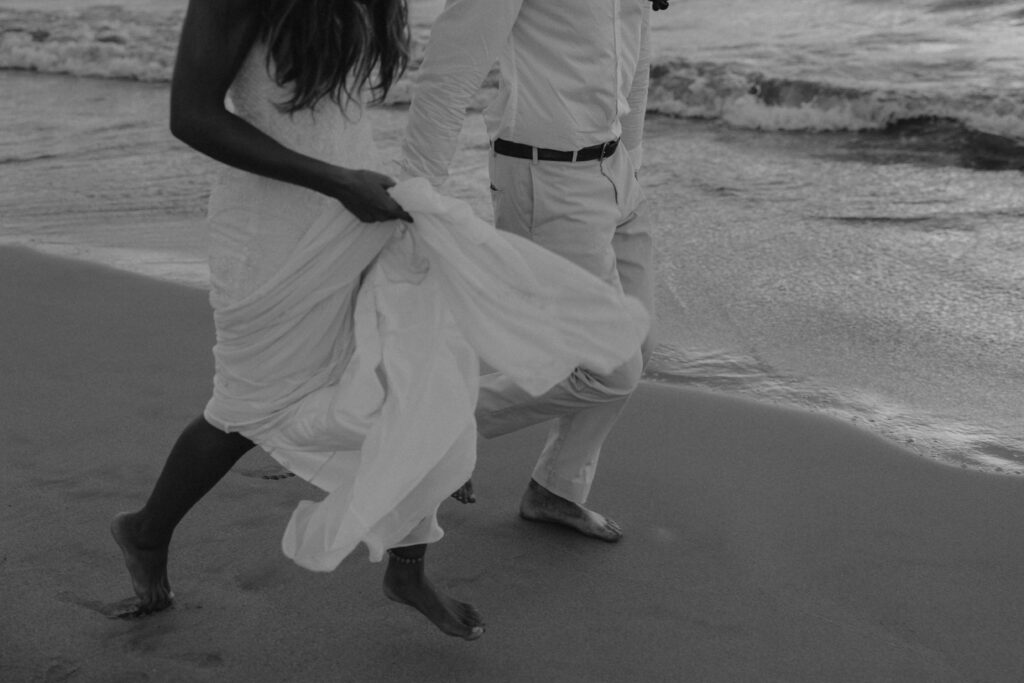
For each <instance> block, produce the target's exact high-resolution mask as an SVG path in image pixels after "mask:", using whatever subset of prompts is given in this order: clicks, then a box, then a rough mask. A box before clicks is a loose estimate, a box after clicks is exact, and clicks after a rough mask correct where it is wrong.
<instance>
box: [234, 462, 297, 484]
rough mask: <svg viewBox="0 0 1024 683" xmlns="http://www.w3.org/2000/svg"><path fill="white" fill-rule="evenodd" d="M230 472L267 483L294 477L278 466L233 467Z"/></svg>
mask: <svg viewBox="0 0 1024 683" xmlns="http://www.w3.org/2000/svg"><path fill="white" fill-rule="evenodd" d="M231 471H232V472H234V473H235V474H240V475H242V476H243V477H251V478H253V479H266V480H268V481H278V480H280V479H290V478H291V477H294V476H295V475H294V474H292V473H291V472H289V471H288V470H286V469H285V468H283V467H281V466H280V465H256V466H251V465H249V466H241V467H240V466H237V465H236V466H235V467H233V468H231Z"/></svg>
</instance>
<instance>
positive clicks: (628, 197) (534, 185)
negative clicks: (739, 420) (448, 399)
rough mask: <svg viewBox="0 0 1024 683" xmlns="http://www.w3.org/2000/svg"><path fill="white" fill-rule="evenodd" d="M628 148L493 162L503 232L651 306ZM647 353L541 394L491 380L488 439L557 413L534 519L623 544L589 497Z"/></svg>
mask: <svg viewBox="0 0 1024 683" xmlns="http://www.w3.org/2000/svg"><path fill="white" fill-rule="evenodd" d="M620 154H621V158H618V157H613V158H612V159H607V160H604V161H603V162H592V163H586V164H574V165H571V164H560V163H558V162H547V163H544V162H542V163H541V164H533V163H531V162H529V161H524V160H518V159H515V160H513V159H508V158H504V157H494V158H492V176H491V177H492V187H493V189H494V200H495V218H496V222H497V225H498V227H499V228H501V229H505V230H509V231H511V232H515V233H517V234H519V235H521V236H524V237H526V238H528V239H532V240H533V241H534V242H536V243H538V244H540V245H542V246H544V247H546V248H548V249H550V250H551V251H554V252H555V253H558V254H560V255H562V256H563V257H565V258H567V259H569V260H571V261H573V262H575V263H577V264H578V265H580V266H581V267H583V268H585V269H586V270H588V271H590V272H592V273H594V274H595V275H597V276H598V277H601V278H602V279H604V280H605V281H607V282H609V283H611V284H614V285H618V286H622V287H623V289H624V291H626V293H627V294H630V295H633V296H636V297H637V298H639V299H640V300H641V301H642V302H643V303H644V304H645V305H647V306H648V307H649V306H650V303H651V300H652V296H651V294H650V292H651V286H650V261H651V256H650V252H651V250H650V235H649V233H648V231H647V230H646V227H645V226H644V225H643V223H642V222H639V221H638V220H637V219H636V218H635V215H636V214H635V212H634V209H635V207H636V204H638V202H639V188H638V186H637V185H636V182H635V178H633V176H632V169H631V168H629V167H628V160H626V158H625V157H626V155H625V153H624V152H623V153H620ZM624 164H625V166H624ZM620 251H621V254H620V253H619V252H620ZM620 268H621V269H622V271H623V272H622V274H621V275H620V273H619V270H620ZM645 359H646V356H643V357H642V356H641V355H640V353H638V355H637V357H635V358H634V359H633V360H631V361H630V362H629V363H627V364H625V365H624V366H623V367H622V368H619V369H618V370H617V371H616V372H615V373H613V374H612V375H610V376H599V375H594V374H593V373H588V372H587V371H586V370H583V369H578V370H577V371H576V372H575V373H574V374H573V376H572V377H570V378H569V379H568V380H567V381H566V382H563V383H561V384H560V385H558V386H557V387H556V388H555V389H553V390H552V391H550V392H548V394H545V395H544V396H542V397H539V398H533V397H530V396H529V395H528V394H526V393H525V392H523V391H522V390H519V389H517V388H516V387H514V386H513V385H511V383H509V382H508V380H507V379H505V378H503V377H502V376H500V375H492V376H487V377H484V378H482V379H481V396H480V403H479V407H478V411H477V418H478V422H479V423H480V431H481V433H482V434H484V435H485V436H496V435H498V434H503V433H507V432H510V431H514V430H515V429H518V428H521V427H523V426H526V425H527V424H533V423H536V422H539V421H544V420H547V419H550V418H552V417H554V418H557V422H556V423H555V425H554V426H553V428H552V430H551V433H550V435H549V438H548V441H547V443H546V444H545V447H544V449H543V452H542V454H541V457H540V459H539V461H538V463H537V466H536V468H535V470H534V474H533V481H532V482H531V485H530V487H529V488H528V489H527V491H526V493H525V494H524V497H523V502H522V505H521V509H520V511H521V514H522V515H523V516H524V517H526V518H528V519H537V520H540V521H554V522H557V523H562V524H566V525H568V526H571V527H573V528H576V529H577V530H579V531H581V532H582V533H585V534H587V535H592V536H596V537H598V538H602V539H604V540H609V541H614V540H618V538H619V537H620V535H621V532H620V531H619V529H618V527H617V525H615V523H614V522H611V521H610V520H607V519H605V518H604V517H602V516H601V515H598V514H597V513H594V512H593V511H590V510H587V509H586V508H584V507H583V503H584V502H585V501H586V498H587V495H588V494H589V491H590V486H591V484H592V482H593V477H594V472H595V470H596V466H597V460H598V457H599V455H600V450H601V445H602V443H603V442H604V439H605V438H606V437H607V435H608V433H609V432H610V430H611V428H612V426H613V425H614V423H615V420H616V418H617V417H618V415H619V413H620V412H621V410H622V408H623V407H624V406H625V403H626V401H627V400H628V397H629V395H630V393H631V392H632V390H633V388H634V387H635V385H636V383H637V382H638V381H639V378H640V374H641V372H642V367H643V363H644V360H645Z"/></svg>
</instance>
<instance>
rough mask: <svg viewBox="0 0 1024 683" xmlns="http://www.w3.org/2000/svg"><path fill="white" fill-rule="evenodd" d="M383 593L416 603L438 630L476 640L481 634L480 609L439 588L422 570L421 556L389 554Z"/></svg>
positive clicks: (413, 604) (397, 600)
mask: <svg viewBox="0 0 1024 683" xmlns="http://www.w3.org/2000/svg"><path fill="white" fill-rule="evenodd" d="M384 595H386V596H387V597H388V598H390V599H391V600H394V601H395V602H400V603H402V604H403V605H409V606H410V607H415V608H416V609H417V610H419V611H420V613H421V614H423V616H425V617H426V618H427V619H429V620H430V621H431V622H433V624H434V625H435V626H437V627H438V628H439V629H441V631H443V632H444V633H447V634H448V635H450V636H455V637H456V638H464V639H465V640H476V639H477V638H479V637H480V636H482V635H483V634H484V622H483V619H481V618H480V613H479V612H477V611H476V609H475V608H474V607H473V606H472V605H470V604H468V603H465V602H459V601H458V600H455V599H454V598H451V597H448V596H447V595H445V594H444V593H441V592H439V591H438V590H437V589H436V588H434V585H433V584H432V583H431V582H430V580H429V579H427V577H426V575H425V574H424V573H423V558H422V556H421V557H420V558H419V559H418V560H408V559H405V558H402V557H396V556H394V555H391V556H389V558H388V568H387V570H386V571H385V572H384Z"/></svg>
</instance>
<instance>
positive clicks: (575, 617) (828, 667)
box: [0, 248, 1024, 683]
mask: <svg viewBox="0 0 1024 683" xmlns="http://www.w3.org/2000/svg"><path fill="white" fill-rule="evenodd" d="M0 313H2V320H3V322H2V324H0V414H2V416H3V417H2V424H0V437H2V441H3V447H4V455H3V462H4V463H5V467H4V474H3V476H2V477H0V501H2V505H3V516H2V518H0V543H2V546H0V680H2V681H5V682H8V681H10V682H20V681H64V680H68V681H102V682H104V683H108V682H113V681H304V682H306V681H313V682H315V681H485V682H487V681H643V680H646V681H722V682H729V683H735V682H742V681H758V682H760V681H787V682H793V681H815V682H842V681H858V682H869V681H900V682H906V681H922V682H925V681H927V682H928V683H936V682H941V681H985V682H1002V681H1005V682H1007V683H1011V682H1019V681H1021V680H1024V651H1022V648H1021V647H1020V632H1021V624H1022V623H1024V581H1021V580H1020V578H1019V574H1020V571H1021V568H1022V567H1024V544H1022V543H1021V542H1020V539H1021V538H1022V537H1024V515H1022V514H1021V513H1020V509H1021V500H1022V494H1024V480H1021V479H1019V478H1009V477H996V476H991V475H983V474H977V473H971V472H963V471H959V470H955V469H952V468H948V467H944V466H941V465H937V464H933V463H930V462H928V461H925V460H923V459H920V458H917V457H914V456H912V455H910V454H908V453H906V452H904V451H902V450H900V449H898V448H896V447H894V446H892V445H890V444H888V443H886V442H884V441H882V440H880V439H878V438H876V437H875V436H873V435H870V434H868V433H865V432H862V431H859V430H857V429H856V428H854V427H852V426H848V425H846V424H844V423H839V422H836V421H832V420H830V419H827V418H822V417H819V416H813V415H809V414H803V413H799V412H794V411H786V410H780V409H777V408H774V407H769V406H766V405H761V404H757V403H752V402H747V401H744V400H738V399H734V398H729V397H724V396H721V395H716V394H711V393H701V392H697V391H692V390H684V389H679V388H675V387H668V386H662V385H656V384H645V385H644V386H643V387H642V388H641V389H640V390H639V391H638V392H637V395H636V397H635V399H634V400H633V401H632V403H631V404H630V407H629V409H628V411H627V413H626V414H625V415H624V416H623V418H622V421H621V424H620V426H619V428H618V429H617V430H616V431H615V432H614V434H613V436H612V438H611V440H610V441H609V443H608V444H607V447H606V451H605V456H604V460H603V463H602V467H601V472H600V476H599V477H598V481H597V486H596V489H595V491H594V495H593V496H592V498H591V502H592V504H593V505H594V507H595V508H597V509H600V510H604V511H608V512H610V513H612V514H614V515H615V516H616V517H617V518H618V519H619V520H620V521H621V522H622V524H623V526H624V527H625V529H626V534H627V535H626V538H625V539H624V540H623V541H622V543H620V544H618V545H606V544H602V543H599V542H595V541H590V540H587V539H584V538H582V537H579V536H576V535H574V534H572V533H570V532H568V531H564V530H561V529H558V528H553V527H546V526H537V525H531V524H528V523H526V522H522V521H520V520H518V519H517V518H516V516H515V506H516V501H517V498H518V495H519V493H520V491H521V489H522V488H523V486H524V484H525V483H526V481H527V478H528V476H529V471H530V468H531V466H532V461H533V454H534V453H535V452H536V450H537V448H538V447H539V444H540V441H541V439H542V437H543V430H538V429H534V430H528V431H525V432H522V433H520V434H517V435H513V436H510V437H505V438H503V439H500V440H496V441H493V442H489V443H486V444H484V445H483V447H482V450H481V456H480V462H479V465H478V470H477V474H476V476H475V480H476V484H477V494H478V498H479V499H480V502H478V503H477V504H476V505H473V506H465V507H463V506H459V505H458V504H456V503H454V502H450V503H447V504H446V505H445V506H444V508H443V509H442V523H443V524H444V525H445V527H446V529H447V530H448V532H449V535H448V537H447V538H446V539H445V540H444V541H442V542H441V543H440V544H439V545H438V546H436V547H435V548H434V549H433V550H432V552H431V569H432V572H433V574H434V575H435V576H436V577H438V578H440V579H441V582H442V583H443V584H445V585H446V586H447V587H448V589H449V590H450V591H451V592H452V593H454V594H456V595H457V596H459V597H462V598H465V599H469V600H471V601H473V602H474V603H475V604H476V605H477V606H478V607H479V608H480V609H481V611H482V612H483V613H484V614H485V616H486V618H487V620H488V623H489V628H488V633H487V634H486V635H485V636H484V638H483V639H481V640H480V641H477V642H474V643H466V642H462V641H456V640H453V639H450V638H447V637H445V636H442V635H441V634H439V633H438V632H436V631H435V630H434V629H433V628H432V627H431V626H429V625H428V624H427V623H426V622H425V620H423V619H422V618H421V617H420V616H419V615H418V614H416V613H414V612H412V611H411V610H408V609H406V608H402V607H400V606H397V605H394V604H392V603H389V602H388V601H387V600H386V599H385V598H384V597H383V596H382V594H381V592H380V586H379V582H380V578H381V574H382V566H381V565H375V564H371V563H369V562H367V561H365V555H364V554H363V553H358V554H357V555H356V556H354V557H352V558H350V559H349V560H347V561H346V562H345V563H343V565H342V566H341V567H340V568H339V569H338V570H337V571H336V572H334V573H331V574H314V573H310V572H306V571H304V570H302V569H300V568H298V567H296V566H295V565H293V564H292V563H291V562H289V561H288V560H287V559H286V558H285V557H284V556H283V555H282V554H281V552H280V550H279V542H280V535H281V533H282V531H283V529H284V526H285V524H286V522H287V519H288V515H289V513H290V511H291V509H292V507H293V506H294V505H295V503H296V501H297V500H298V499H300V498H301V497H306V496H311V495H315V493H314V492H313V490H312V489H311V487H309V486H308V485H306V484H305V483H304V482H301V481H297V480H295V479H289V480H284V481H266V480H263V479H260V478H259V477H258V476H253V475H256V474H258V473H259V471H260V468H262V467H265V466H266V465H268V464H269V460H268V459H267V458H266V456H263V455H260V454H258V453H254V454H251V455H248V456H246V458H245V459H244V460H243V462H242V463H241V465H240V467H239V468H238V471H236V472H234V473H232V474H230V475H229V476H228V477H227V478H226V479H225V480H224V481H223V482H222V483H221V485H220V486H218V488H216V489H215V490H214V492H213V493H212V494H210V495H209V496H208V497H207V498H206V499H205V500H204V501H203V502H202V503H201V504H200V505H199V506H197V508H196V509H195V510H194V511H193V513H192V514H191V515H190V516H189V517H188V518H187V519H186V521H185V522H184V523H183V524H182V526H181V527H180V529H179V533H178V535H177V536H176V539H175V543H174V545H173V547H172V554H173V557H172V566H171V580H172V582H173V584H174V587H175V590H176V592H177V595H178V603H177V606H176V607H175V608H173V609H172V610H170V611H168V612H165V613H163V614H160V615H157V616H153V617H149V618H145V619H139V620H133V621H125V620H115V619H109V618H107V617H105V616H103V614H102V612H103V611H104V609H105V608H106V607H107V606H108V605H109V604H111V603H115V602H117V601H118V600H121V599H123V598H124V597H126V596H127V595H128V593H129V584H128V580H127V576H126V575H125V572H124V571H123V568H122V565H121V558H120V556H119V553H118V551H117V549H116V548H115V546H114V544H113V543H112V542H111V540H110V538H109V537H108V534H107V522H108V520H109V518H110V516H111V515H112V514H114V513H115V512H117V511H118V510H122V509H127V508H133V507H135V506H137V505H138V504H139V503H140V502H141V501H142V499H143V498H144V496H145V494H146V493H147V492H148V489H149V487H150V485H151V484H152V482H153V480H154V478H155V476H156V475H157V472H158V470H159V468H160V466H161V464H162V462H163V458H164V454H165V453H166V451H167V449H168V447H169V446H170V444H171V442H172V441H173V439H174V438H175V437H176V435H177V433H178V431H179V429H180V428H181V427H182V426H183V425H184V424H185V422H186V421H187V420H189V419H190V418H191V417H192V416H193V415H195V414H197V413H198V412H199V410H200V409H201V407H202V405H203V403H204V402H205V400H206V398H207V394H208V391H209V388H210V376H211V369H212V368H211V366H212V362H211V356H210V346H211V345H212V343H213V336H212V324H211V321H210V314H209V310H208V306H207V303H206V296H205V293H203V292H201V291H197V290H195V289H189V288H185V287H179V286H175V285H170V284H164V283H159V282H156V281H153V280H149V279H145V278H142V277H138V276H134V275H130V274H125V273H121V272H116V271H113V270H108V269H105V268H103V267H100V266H92V265H88V264H83V263H79V262H74V261H69V260H61V259H57V258H53V257H48V256H42V255H39V254H37V253H34V252H31V251H28V250H23V249H20V248H4V249H0Z"/></svg>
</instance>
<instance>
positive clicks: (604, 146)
mask: <svg viewBox="0 0 1024 683" xmlns="http://www.w3.org/2000/svg"><path fill="white" fill-rule="evenodd" d="M616 142H618V140H608V141H607V142H602V143H601V156H600V158H601V159H607V158H608V157H609V156H611V154H610V153H609V152H608V148H609V147H612V148H614V146H615V143H616Z"/></svg>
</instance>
